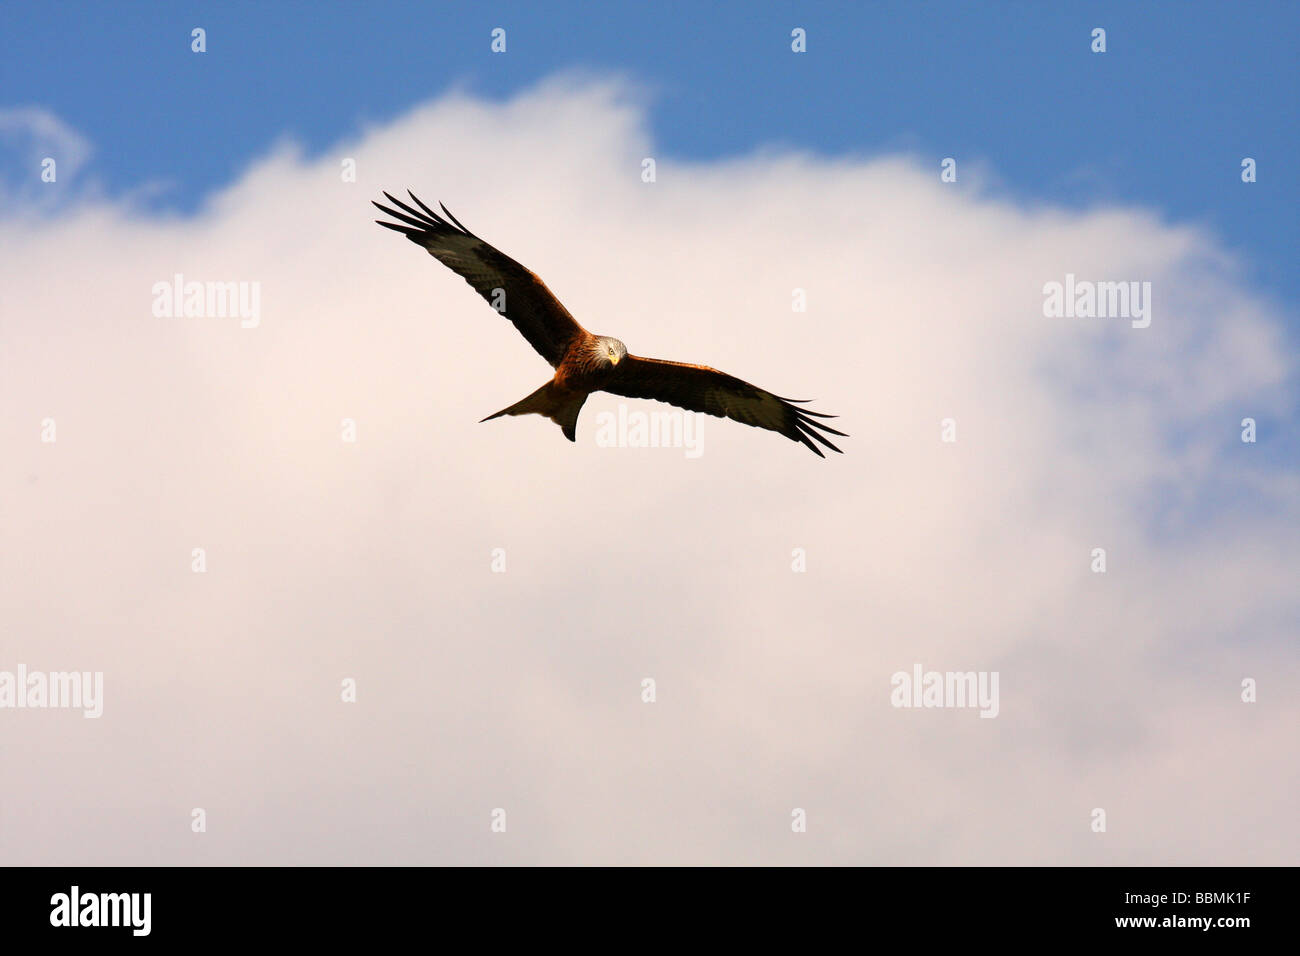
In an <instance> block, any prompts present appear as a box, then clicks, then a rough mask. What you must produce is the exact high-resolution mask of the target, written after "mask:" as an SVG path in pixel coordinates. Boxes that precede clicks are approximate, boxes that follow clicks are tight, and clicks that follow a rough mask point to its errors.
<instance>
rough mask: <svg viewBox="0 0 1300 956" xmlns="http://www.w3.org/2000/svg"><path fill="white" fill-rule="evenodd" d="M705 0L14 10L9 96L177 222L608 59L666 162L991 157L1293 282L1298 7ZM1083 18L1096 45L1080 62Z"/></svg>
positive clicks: (1298, 285) (1002, 174) (0, 59)
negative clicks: (293, 157)
mask: <svg viewBox="0 0 1300 956" xmlns="http://www.w3.org/2000/svg"><path fill="white" fill-rule="evenodd" d="M702 6H703V5H697V4H672V3H655V4H638V5H635V6H633V5H630V4H628V5H622V4H614V5H610V6H609V7H608V8H607V7H606V6H605V5H599V6H598V5H594V4H546V5H545V9H544V10H542V9H540V5H533V4H474V5H465V4H437V3H425V2H421V3H386V4H373V5H365V6H362V5H359V4H343V3H310V4H307V3H234V4H226V3H222V4H181V3H178V4H167V5H165V6H163V5H158V4H151V3H124V4H116V3H115V4H112V5H100V4H95V5H92V4H69V3H54V4H50V3H42V4H19V3H10V4H6V5H5V6H4V8H3V10H0V24H2V25H3V38H2V39H0V44H3V46H2V47H0V71H2V72H0V89H2V90H3V91H4V92H3V104H4V105H5V106H28V105H39V106H43V107H46V108H48V109H50V110H52V111H54V112H55V113H56V114H57V115H58V116H60V117H61V118H62V119H63V120H64V121H65V122H67V123H68V124H70V125H71V126H72V127H73V128H75V129H77V130H78V131H80V132H81V133H82V134H83V135H85V136H86V137H87V138H88V139H89V140H90V141H91V143H92V144H93V145H94V147H95V157H94V163H93V171H94V173H95V175H96V176H98V177H99V178H100V179H101V181H102V182H103V183H104V184H105V185H106V186H107V187H108V188H109V190H110V191H112V192H118V191H126V190H129V189H132V188H133V187H138V186H140V185H141V184H143V183H146V182H150V181H159V180H161V181H165V182H167V183H169V184H172V187H173V188H171V189H170V190H168V191H167V192H165V193H163V194H161V195H159V196H158V197H156V200H155V201H156V202H158V203H159V204H161V205H163V206H166V207H169V208H174V209H178V210H188V209H192V208H194V207H195V206H196V205H197V204H198V203H199V202H200V201H201V199H202V197H203V196H204V194H205V193H206V192H208V191H210V190H212V189H213V188H215V187H219V186H221V185H223V184H226V183H228V182H230V181H231V180H232V179H233V178H235V176H236V175H237V174H238V172H239V171H240V170H241V169H242V168H243V167H244V166H245V165H246V164H247V163H248V162H249V161H250V159H252V158H254V157H256V156H258V155H261V154H262V153H264V152H265V151H266V150H267V149H268V148H269V147H270V146H271V144H272V143H274V142H275V141H277V140H278V139H280V138H282V137H283V136H284V135H285V134H290V135H292V136H293V137H295V138H297V139H298V140H300V141H301V142H302V143H304V144H305V145H306V146H307V147H308V149H309V150H312V151H316V150H321V149H325V148H327V147H328V146H329V145H330V144H332V143H334V142H335V141H337V140H338V139H339V138H341V137H343V136H345V135H348V134H350V133H353V132H355V131H356V130H357V129H358V128H359V126H360V125H361V124H363V123H365V122H367V121H370V120H386V119H389V118H391V117H393V116H394V115H396V114H399V113H401V112H402V111H403V110H405V109H407V108H408V107H410V106H411V105H412V104H415V103H418V102H422V101H425V100H428V99H430V98H432V97H435V96H437V95H438V94H440V93H443V92H445V91H446V90H448V89H449V88H453V87H457V86H459V87H462V88H464V89H466V90H468V91H471V92H474V93H477V94H480V95H487V96H491V97H508V96H510V95H511V94H513V93H514V92H516V91H518V90H520V89H523V88H526V87H529V86H531V85H532V84H534V83H535V82H536V81H538V80H539V79H540V78H543V77H546V76H548V75H551V74H553V73H555V72H556V71H560V70H564V69H587V70H593V71H619V72H622V73H624V74H626V75H627V76H629V77H631V78H632V79H633V80H635V81H637V82H639V83H642V84H644V85H645V86H646V87H647V89H648V90H649V91H650V94H651V97H652V99H651V103H652V109H651V118H652V128H653V133H654V135H655V138H656V142H657V144H658V147H659V148H660V150H661V151H662V153H663V154H664V155H671V156H675V157H679V158H700V159H709V158H716V157H720V156H728V155H735V154H743V153H746V152H749V151H752V150H754V149H756V148H759V147H762V146H769V145H777V146H786V147H794V148H798V149H805V150H811V151H815V152H818V153H822V154H827V155H836V154H853V155H862V154H872V153H877V152H881V151H889V150H900V149H901V150H906V151H909V152H912V153H915V154H916V155H918V156H922V157H925V156H932V157H934V159H935V162H936V163H937V161H938V159H939V158H941V157H944V156H953V157H956V158H958V160H959V162H960V161H983V162H986V163H987V164H989V166H990V168H991V170H992V171H993V172H994V173H995V174H996V175H997V177H998V180H999V186H1000V188H1001V189H1003V190H1005V191H1006V192H1007V193H1009V194H1012V195H1015V196H1017V197H1023V198H1024V199H1025V200H1029V201H1035V200H1045V201H1050V202H1056V203H1066V204H1071V205H1079V204H1092V203H1095V202H1099V201H1108V200H1117V201H1123V202H1126V203H1137V204H1142V205H1146V206H1149V207H1151V208H1152V209H1154V210H1157V211H1158V212H1159V213H1160V214H1161V215H1163V216H1165V217H1167V218H1168V219H1169V220H1170V221H1175V222H1188V223H1193V224H1203V225H1206V226H1209V227H1211V228H1213V229H1214V230H1215V231H1216V232H1217V233H1218V234H1219V235H1220V236H1221V237H1222V238H1223V239H1224V241H1225V242H1226V243H1227V245H1228V246H1229V248H1231V249H1233V250H1234V251H1239V252H1240V253H1241V255H1242V258H1243V261H1244V262H1245V264H1246V265H1247V267H1248V269H1249V270H1251V274H1250V275H1249V276H1248V279H1249V281H1251V284H1253V285H1256V286H1257V287H1259V288H1261V289H1262V290H1264V291H1267V292H1270V293H1272V294H1273V295H1275V296H1276V297H1278V298H1279V299H1281V300H1283V301H1284V302H1286V303H1290V302H1293V301H1294V298H1295V296H1296V294H1297V293H1300V278H1298V277H1297V272H1296V270H1295V269H1294V267H1293V265H1294V259H1295V251H1296V249H1297V247H1298V242H1297V240H1298V239H1300V233H1298V231H1297V216H1296V209H1297V198H1298V197H1297V187H1296V182H1295V177H1294V176H1293V175H1291V174H1290V173H1289V172H1287V167H1286V163H1287V162H1288V161H1289V160H1290V158H1291V157H1294V156H1296V155H1300V131H1298V129H1297V118H1296V117H1297V109H1296V107H1297V99H1298V98H1297V68H1296V65H1295V63H1296V51H1295V37H1296V35H1297V30H1298V29H1300V6H1298V5H1297V4H1294V3H1235V4H1223V3H1186V2H1180V3H1148V4H1133V3H1113V4H1110V3H1103V4H1087V5H1082V4H1074V5H1061V4H1040V3H1020V4H1010V3H1008V4H995V5H986V4H969V3H962V4H917V3H871V4H815V3H792V4H763V5H761V10H757V11H756V10H755V9H754V7H755V5H753V4H743V3H721V4H708V5H707V12H704V11H703V10H702ZM196 25H199V26H203V27H204V28H205V29H206V30H207V33H208V52H207V53H206V54H204V55H202V56H198V55H195V54H193V53H191V52H190V50H189V39H188V36H189V31H190V29H191V28H192V27H193V26H196ZM497 26H501V27H504V28H505V29H506V30H507V38H508V49H507V52H506V53H505V54H504V55H494V54H492V53H491V52H490V51H489V48H488V47H489V32H490V30H491V29H492V28H493V27H497ZM794 26H801V27H803V28H805V29H806V30H807V31H808V37H809V41H808V47H809V49H808V53H807V54H805V55H802V56H796V55H794V54H792V53H791V52H790V51H789V42H790V41H789V33H790V30H791V28H792V27H794ZM1096 26H1101V27H1104V28H1105V29H1106V31H1107V46H1108V51H1107V52H1106V53H1105V54H1100V55H1099V54H1093V53H1092V52H1090V50H1089V42H1090V41H1089V33H1090V31H1091V29H1092V28H1093V27H1096ZM1243 156H1252V157H1254V158H1255V159H1256V160H1257V162H1258V164H1259V181H1258V182H1256V183H1255V184H1253V185H1249V186H1247V185H1244V184H1242V183H1241V181H1240V178H1239V164H1240V162H1241V158H1242V157H1243ZM1291 313H1292V315H1293V316H1294V310H1291Z"/></svg>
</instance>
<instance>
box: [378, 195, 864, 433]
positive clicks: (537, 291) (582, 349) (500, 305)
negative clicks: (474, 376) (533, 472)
mask: <svg viewBox="0 0 1300 956" xmlns="http://www.w3.org/2000/svg"><path fill="white" fill-rule="evenodd" d="M384 195H385V196H387V197H388V200H389V201H390V202H392V203H393V205H395V206H397V207H398V208H399V209H400V210H402V211H401V212H399V211H398V210H397V209H392V208H390V207H388V206H383V205H380V204H379V203H375V204H374V205H375V206H377V207H378V208H379V209H381V210H383V211H384V212H385V213H387V214H388V215H390V216H392V217H394V218H395V219H398V220H400V221H401V222H402V223H404V225H398V224H396V223H391V222H383V221H381V220H375V221H376V222H378V223H379V225H381V226H386V227H387V228H389V229H393V230H395V231H397V232H400V233H402V234H404V235H405V236H406V237H407V238H408V239H410V240H411V241H412V242H414V243H416V244H417V245H419V246H422V247H423V248H424V249H426V250H428V252H429V254H430V255H431V256H433V257H434V258H435V259H437V260H438V261H439V262H441V263H442V264H443V265H445V266H447V267H448V268H450V269H452V270H453V271H454V272H456V273H457V274H459V275H460V276H461V277H463V278H464V279H465V281H466V282H468V283H469V284H470V285H471V286H473V287H474V290H475V291H476V292H478V294H479V295H481V296H482V297H483V298H485V299H487V300H488V302H489V304H491V305H492V306H493V307H494V308H496V309H497V311H499V312H500V313H501V314H502V315H504V316H505V317H506V318H508V319H509V320H510V321H511V322H513V323H514V325H515V328H517V329H518V330H519V331H520V333H521V334H522V335H523V336H524V338H526V339H527V340H528V343H529V344H530V345H532V347H533V348H534V349H536V350H537V352H538V354H540V355H541V356H542V358H544V359H546V360H547V361H548V362H550V363H551V366H552V367H553V368H554V369H555V374H554V375H553V376H552V377H551V380H550V381H549V382H547V383H546V384H545V385H543V386H542V387H541V388H539V389H537V390H536V391H535V392H533V393H532V394H530V395H528V396H527V397H526V398H523V399H521V400H520V401H518V402H516V403H515V404H513V405H511V406H509V407H508V408H503V409H502V410H501V411H499V412H497V413H496V414H495V415H489V416H488V417H487V418H485V419H483V421H489V420H491V419H493V418H499V417H500V416H502V415H534V414H535V415H543V416H545V417H546V418H549V419H551V421H553V422H555V423H556V424H557V425H559V426H560V428H561V429H562V430H563V432H564V436H565V437H566V438H568V439H569V440H570V441H576V440H577V424H578V413H579V412H580V411H582V405H583V403H584V402H585V401H586V400H587V396H588V395H590V394H591V393H592V392H596V391H605V392H610V393H612V394H614V395H622V396H624V397H626V398H648V399H655V400H657V401H661V402H668V403H669V404H671V405H676V406H678V407H679V408H684V409H687V410H688V411H695V412H703V413H704V414H706V415H716V416H719V417H723V418H730V419H733V420H735V421H738V422H742V423H744V424H746V425H754V426H756V427H758V428H767V429H770V430H772V431H775V432H779V433H780V434H782V435H784V436H785V437H786V438H789V439H791V440H792V441H797V442H802V443H803V444H805V445H807V446H808V447H809V448H811V449H812V450H813V451H814V452H816V453H817V454H818V455H820V456H821V457H823V458H824V457H825V455H823V454H822V451H821V449H820V448H818V447H817V445H818V444H821V445H824V446H825V447H827V448H829V449H831V451H839V449H838V448H836V447H835V446H834V445H833V444H831V442H830V440H829V439H827V438H826V436H825V434H823V433H829V434H832V435H841V436H843V435H844V433H843V432H840V431H836V430H835V429H834V428H831V427H830V426H829V425H827V424H825V423H824V422H821V421H818V420H817V419H821V418H831V417H834V416H831V415H823V414H822V413H820V412H811V411H808V410H807V409H804V408H796V407H795V405H794V404H792V402H795V401H797V400H796V399H786V398H781V397H779V396H777V395H773V394H772V393H771V392H768V391H765V390H764V389H761V388H758V387H757V386H755V385H751V384H749V383H748V382H744V381H741V380H740V379H738V378H735V377H733V376H731V375H727V374H726V373H724V372H719V371H718V370H717V369H713V368H709V367H708V366H707V365H690V364H687V363H685V362H666V361H664V360H662V359H650V358H642V357H641V356H638V355H631V354H629V353H628V351H627V348H626V347H625V346H624V345H623V343H622V342H620V341H619V340H618V339H615V338H611V337H609V336H605V335H592V334H591V333H590V332H588V331H587V330H586V329H584V328H583V327H582V326H581V325H579V324H578V322H577V320H575V319H574V318H573V316H572V315H570V314H569V311H568V309H566V308H565V307H564V306H563V305H562V304H561V303H560V300H559V299H557V298H556V297H555V296H554V295H552V294H551V291H550V289H548V288H546V284H545V283H543V282H542V280H541V279H539V278H538V277H537V276H536V275H535V274H533V273H532V272H530V271H529V270H528V269H526V268H524V267H523V266H522V265H520V264H519V263H518V262H516V261H515V260H514V259H511V258H510V257H509V256H507V255H505V254H504V253H502V252H500V251H498V250H497V249H495V248H494V247H493V246H491V245H489V244H488V243H486V242H484V241H483V240H482V239H480V238H479V237H478V236H476V235H474V234H473V233H472V232H470V231H469V230H468V229H466V228H465V227H464V226H462V225H461V224H460V223H459V222H458V221H457V220H456V217H455V216H453V215H452V214H451V213H450V212H447V207H446V206H443V207H442V211H443V213H445V214H446V216H447V218H446V219H444V218H443V217H442V216H440V215H438V214H437V213H435V212H434V211H433V210H432V209H430V208H429V207H428V206H426V205H425V204H424V203H422V202H420V200H418V199H416V198H415V195H414V194H409V195H410V196H411V201H412V202H414V203H415V205H416V206H418V207H419V208H418V209H416V208H414V207H412V206H408V205H407V204H406V203H404V202H402V201H401V200H400V199H395V198H393V197H392V196H390V195H389V194H388V193H384Z"/></svg>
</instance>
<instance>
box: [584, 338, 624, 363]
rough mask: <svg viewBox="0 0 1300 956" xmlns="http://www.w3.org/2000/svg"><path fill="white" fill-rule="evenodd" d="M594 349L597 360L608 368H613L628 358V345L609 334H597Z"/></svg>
mask: <svg viewBox="0 0 1300 956" xmlns="http://www.w3.org/2000/svg"><path fill="white" fill-rule="evenodd" d="M592 349H593V350H594V351H595V353H596V361H597V362H599V363H600V364H601V365H603V366H606V367H608V368H613V367H614V366H615V365H617V364H618V363H619V362H621V361H623V359H625V358H627V346H626V345H624V344H623V343H622V342H620V341H619V340H618V339H612V338H610V337H609V336H608V335H598V336H596V342H595V344H594V345H593V346H592Z"/></svg>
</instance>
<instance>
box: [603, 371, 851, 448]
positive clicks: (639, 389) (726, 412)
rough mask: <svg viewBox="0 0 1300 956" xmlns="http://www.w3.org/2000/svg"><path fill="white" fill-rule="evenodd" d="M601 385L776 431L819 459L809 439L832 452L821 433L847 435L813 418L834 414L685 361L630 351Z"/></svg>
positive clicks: (813, 443) (619, 391) (608, 389)
mask: <svg viewBox="0 0 1300 956" xmlns="http://www.w3.org/2000/svg"><path fill="white" fill-rule="evenodd" d="M601 387H602V388H603V390H604V391H606V392H613V393H614V394H615V395H622V396H625V397H626V398H652V399H655V400H657V401H660V402H667V403H668V404H670V405H676V406H677V407H678V408H685V409H688V410H690V411H693V412H703V413H704V414H706V415H716V416H718V417H719V418H730V419H732V420H733V421H737V422H741V423H743V424H745V425H753V426H754V427H755V428H767V429H770V430H771V431H774V432H780V433H781V434H782V435H784V436H785V437H786V438H789V439H790V440H791V441H798V442H803V443H804V444H805V445H807V446H808V447H809V448H811V449H812V450H813V451H815V452H816V453H817V454H818V455H821V457H823V458H825V457H826V456H825V455H824V454H822V450H821V449H820V448H818V447H817V445H816V443H815V442H814V441H813V439H816V441H818V442H821V443H822V444H823V445H825V446H826V447H827V448H829V449H830V450H831V451H839V449H838V448H836V447H835V446H834V445H832V444H831V443H830V441H829V440H827V439H826V438H825V437H824V436H823V435H822V434H821V432H828V433H830V434H832V435H839V436H841V437H843V438H848V437H849V436H848V435H845V434H844V432H841V431H836V430H835V429H834V428H831V427H830V426H829V425H824V424H822V423H821V422H819V421H817V419H818V418H834V417H835V416H834V415H824V414H822V413H820V412H810V411H807V410H806V409H802V408H796V407H795V406H794V405H793V404H791V403H792V402H798V401H800V400H799V399H792V398H780V397H778V396H776V395H773V394H772V393H771V392H768V391H764V390H763V389H761V388H759V387H758V386H756V385H750V384H749V383H748V382H742V381H741V380H740V379H738V378H735V377H734V376H731V375H727V374H726V373H724V372H719V371H718V370H717V369H715V368H709V367H708V366H707V365H687V364H685V363H683V362H665V361H663V360H662V359H650V358H641V357H640V356H639V355H629V356H628V357H627V358H625V359H623V361H622V362H620V363H619V365H618V374H616V375H614V376H613V377H612V379H611V381H610V382H609V383H608V384H606V385H603V386H601ZM819 429H820V431H819ZM841 454H842V452H841Z"/></svg>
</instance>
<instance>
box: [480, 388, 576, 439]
mask: <svg viewBox="0 0 1300 956" xmlns="http://www.w3.org/2000/svg"><path fill="white" fill-rule="evenodd" d="M586 400H587V393H586V392H573V391H569V390H568V389H560V388H556V387H555V383H554V382H547V383H546V384H545V385H543V386H542V387H541V388H539V389H538V390H537V391H535V392H533V393H532V394H531V395H529V396H528V397H527V398H522V399H520V400H519V401H517V402H515V403H514V404H513V405H511V406H510V407H509V408H503V409H501V411H499V412H497V413H496V414H495V415H489V416H488V417H487V418H483V419H480V421H484V422H490V421H491V420H492V419H494V418H500V417H501V416H502V415H541V416H543V417H544V418H549V419H550V420H551V421H553V422H555V424H557V425H559V426H560V430H561V431H562V432H564V437H565V438H567V439H569V441H571V442H576V441H577V440H578V412H580V411H582V403H583V402H585V401H586Z"/></svg>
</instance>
